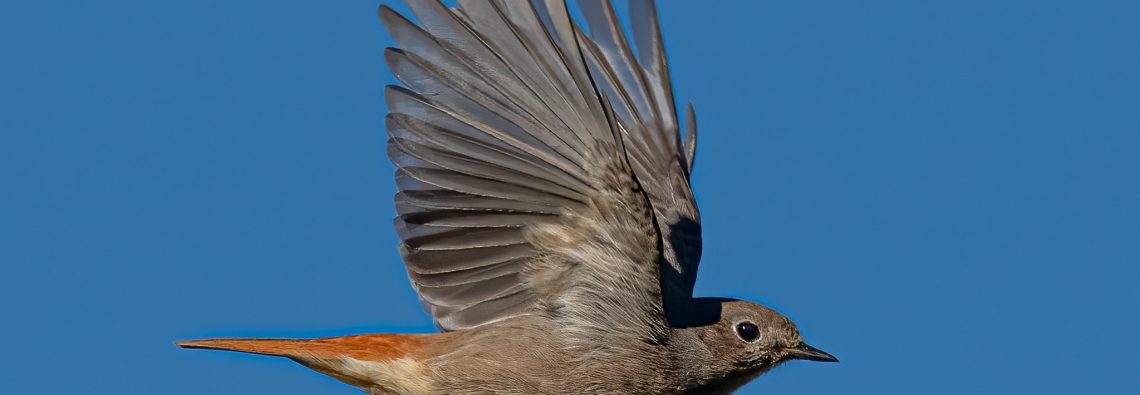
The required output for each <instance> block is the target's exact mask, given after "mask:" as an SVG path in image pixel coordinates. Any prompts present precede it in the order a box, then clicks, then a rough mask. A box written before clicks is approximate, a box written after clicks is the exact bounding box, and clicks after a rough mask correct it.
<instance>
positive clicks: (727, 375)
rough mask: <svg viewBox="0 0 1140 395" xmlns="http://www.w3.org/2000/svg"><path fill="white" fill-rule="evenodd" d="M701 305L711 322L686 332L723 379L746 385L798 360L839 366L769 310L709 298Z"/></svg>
mask: <svg viewBox="0 0 1140 395" xmlns="http://www.w3.org/2000/svg"><path fill="white" fill-rule="evenodd" d="M700 304H703V305H705V306H706V308H705V309H704V310H705V313H704V314H707V315H706V317H708V321H707V322H706V323H703V325H697V326H693V327H690V328H685V329H683V331H686V332H689V333H690V335H691V336H694V337H696V338H697V339H699V342H700V343H701V345H702V346H703V347H702V348H703V349H704V351H705V353H703V354H705V356H706V357H705V358H704V359H705V361H704V362H705V363H707V364H710V365H711V366H710V368H712V369H715V370H717V371H719V372H720V373H722V374H723V375H724V379H733V378H737V379H739V380H742V382H741V383H740V384H743V382H747V381H748V380H750V379H752V378H754V377H755V376H757V375H759V374H761V373H763V372H764V371H767V370H768V369H771V368H773V367H775V366H776V365H779V364H780V363H782V362H785V361H789V360H795V359H802V360H809V361H821V362H839V360H838V359H836V358H835V357H834V356H832V355H831V354H828V353H826V352H824V351H822V350H820V349H817V348H815V347H812V346H809V345H808V344H807V343H805V342H804V340H803V338H802V337H800V331H799V329H797V328H796V325H795V324H793V323H792V321H791V320H789V319H788V318H787V317H784V315H783V314H780V313H778V312H776V311H775V310H772V309H770V308H768V307H765V306H762V305H759V304H756V303H752V302H748V301H743V300H735V299H711V298H710V299H705V300H704V301H703V303H700ZM713 312H715V314H714V313H713ZM714 319H715V322H714V321H713V320H714Z"/></svg>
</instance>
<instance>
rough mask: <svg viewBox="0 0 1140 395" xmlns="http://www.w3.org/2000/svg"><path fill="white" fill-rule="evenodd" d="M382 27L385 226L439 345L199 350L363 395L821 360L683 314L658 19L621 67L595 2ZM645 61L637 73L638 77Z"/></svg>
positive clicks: (679, 197)
mask: <svg viewBox="0 0 1140 395" xmlns="http://www.w3.org/2000/svg"><path fill="white" fill-rule="evenodd" d="M459 3H460V7H459V8H456V9H448V8H446V7H445V6H443V5H442V4H441V3H439V2H437V1H436V0H427V1H413V2H411V6H412V10H413V11H414V12H415V13H416V16H417V17H418V18H419V20H420V23H421V24H422V27H420V26H417V25H415V24H413V23H411V22H410V21H408V20H407V19H404V18H403V17H402V16H400V15H399V14H397V13H395V12H394V11H391V10H390V9H387V8H381V19H382V20H383V21H384V23H385V25H386V26H387V27H388V29H389V31H390V32H391V33H392V35H393V36H394V37H395V38H396V41H397V42H399V43H400V45H401V48H400V49H389V50H388V51H387V52H386V54H385V55H386V56H385V58H386V60H387V61H388V64H389V67H391V68H392V70H393V72H394V73H395V74H396V76H397V77H398V78H399V79H400V80H401V81H402V82H403V83H404V84H405V87H389V89H388V90H387V92H386V93H387V95H386V96H387V100H388V107H389V111H390V112H391V113H390V114H389V116H388V118H387V127H388V134H389V137H390V138H389V140H388V147H389V152H388V153H389V157H390V159H391V160H392V161H393V162H394V163H395V164H396V166H397V169H398V170H397V175H396V179H397V185H398V186H399V188H400V192H399V193H398V194H397V196H396V206H397V211H398V212H399V216H398V218H397V221H396V228H397V231H398V233H399V234H400V237H401V239H402V241H403V243H402V244H401V253H402V255H403V258H404V261H405V263H406V265H407V268H408V273H409V277H410V279H411V282H412V285H413V287H414V288H415V289H416V290H417V292H418V293H419V295H420V297H421V301H422V302H423V304H424V306H425V307H426V308H427V310H428V312H430V313H431V314H432V317H433V318H434V320H435V322H436V325H437V326H438V327H439V328H440V329H442V330H443V333H439V334H424V335H400V334H379V335H362V336H349V337H341V338H327V339H314V340H281V339H214V340H200V341H189V342H183V343H180V344H181V345H182V346H184V347H189V348H208V349H222V350H232V351H242V352H251V353H258V354H267V355H276V356H284V357H288V358H292V359H294V360H296V361H298V362H300V363H302V364H304V365H305V366H308V367H310V368H312V369H315V370H317V371H320V372H322V373H325V374H328V375H331V376H333V377H336V378H338V379H340V380H342V381H344V382H346V383H349V384H352V385H355V386H358V387H361V388H363V389H365V390H366V391H369V392H371V393H375V394H486V393H513V394H579V393H594V394H610V393H612V394H633V393H636V394H677V393H702V394H708V393H729V392H732V391H733V390H735V389H736V388H737V387H739V386H741V385H743V384H744V383H747V382H748V381H749V380H751V379H753V378H755V377H756V376H758V375H760V374H762V373H763V372H765V371H767V370H768V369H771V368H772V367H774V366H776V365H777V364H779V363H781V362H783V361H786V360H789V359H811V360H823V361H834V358H833V357H831V356H830V355H828V354H826V353H823V352H822V351H819V350H817V349H814V348H812V347H810V346H807V345H806V344H804V343H803V340H802V339H801V338H800V335H799V332H798V330H797V329H796V327H795V325H793V324H792V323H791V321H789V320H788V319H787V318H785V317H784V316H782V315H780V314H779V313H776V312H775V311H773V310H771V309H769V308H767V307H764V306H760V305H758V304H755V303H751V302H745V301H738V300H731V299H716V298H693V297H692V286H693V282H694V281H695V276H696V268H697V261H698V259H699V257H700V218H699V215H698V213H697V211H696V203H695V199H694V198H693V193H692V189H691V188H690V186H689V176H690V173H691V170H692V166H693V155H694V152H695V151H694V150H695V139H694V138H693V136H694V135H695V134H694V133H695V123H694V121H693V114H692V109H691V107H690V110H689V127H688V129H689V130H688V132H689V133H688V139H687V141H688V143H687V144H682V143H681V134H680V128H679V122H678V121H677V117H676V114H675V110H674V107H673V99H672V92H671V87H670V85H669V79H668V67H667V66H666V63H665V56H664V50H663V44H662V43H661V38H660V30H659V27H658V25H657V20H656V11H655V9H654V6H653V3H652V2H650V1H647V0H632V1H631V2H630V4H631V18H632V20H633V30H634V39H635V41H636V43H637V49H638V53H637V59H635V57H634V53H633V52H632V49H631V47H632V46H631V45H630V43H629V42H628V41H627V39H626V38H625V34H624V33H623V32H622V29H621V26H620V24H619V23H618V21H617V18H616V14H615V13H614V11H613V9H612V7H610V5H609V3H608V2H607V1H584V2H582V3H581V9H582V11H583V13H584V14H585V15H586V17H585V18H586V22H587V24H588V26H589V29H590V37H589V38H587V36H586V34H585V32H584V31H583V30H582V29H580V28H579V27H578V26H577V25H576V24H575V23H573V21H572V19H571V18H570V16H569V11H568V9H567V8H566V6H565V4H563V3H562V2H561V1H557V0H532V1H531V2H530V3H526V2H521V1H481V0H469V1H468V0H461V1H460V2H459ZM638 59H640V60H638Z"/></svg>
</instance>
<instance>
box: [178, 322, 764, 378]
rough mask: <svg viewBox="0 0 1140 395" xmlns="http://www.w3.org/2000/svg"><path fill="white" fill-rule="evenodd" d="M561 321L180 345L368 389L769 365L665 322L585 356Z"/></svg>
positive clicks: (666, 374)
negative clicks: (660, 332)
mask: <svg viewBox="0 0 1140 395" xmlns="http://www.w3.org/2000/svg"><path fill="white" fill-rule="evenodd" d="M729 303H746V302H739V301H735V302H729ZM563 324H564V323H562V322H559V321H557V320H555V319H551V318H549V317H543V316H525V317H517V318H512V319H508V320H504V321H500V322H496V323H493V324H489V325H486V326H481V327H479V328H475V329H471V330H463V331H455V332H446V333H438V334H373V335H358V336H346V337H334V338H323V339H309V340H288V339H215V340H203V341H191V342H184V343H183V346H184V347H189V348H207V349H220V350H230V351H242V352H249V353H256V354H264V355H274V356H283V357H288V358H291V359H293V360H295V361H297V362H299V363H301V364H303V365H305V366H308V367H310V368H312V369H314V370H317V371H319V372H322V373H325V374H329V375H331V376H333V377H336V378H337V379H339V380H341V381H344V382H345V383H348V384H351V385H355V386H358V387H360V388H362V389H364V390H365V391H367V392H369V393H372V394H428V395H431V394H440V395H443V394H452V395H465V394H587V393H588V394H680V393H699V394H727V393H731V392H732V391H733V390H735V389H736V388H738V387H739V386H741V385H744V384H745V383H747V382H748V381H749V380H751V379H752V378H753V377H755V376H757V375H759V374H761V373H763V372H764V371H766V370H767V369H769V368H771V367H773V366H775V362H773V363H772V364H771V365H766V366H765V367H764V368H760V369H731V368H730V369H729V370H725V369H723V368H724V367H723V366H716V365H715V364H711V363H710V361H713V360H717V359H719V358H718V357H719V356H720V355H718V354H716V352H717V351H718V350H716V349H715V348H713V347H708V346H706V345H705V344H703V342H702V340H701V337H702V336H706V337H708V336H714V335H710V333H708V332H709V328H707V327H695V328H680V329H672V330H670V333H669V334H668V335H667V336H666V337H665V338H664V339H660V340H659V341H658V342H652V341H645V342H638V343H597V344H595V345H594V347H596V348H597V349H596V350H592V351H594V352H596V355H599V357H598V358H592V359H591V358H582V355H583V354H582V353H579V352H573V351H568V350H571V349H572V347H571V346H570V345H569V344H567V343H566V342H565V341H564V340H563V339H564V338H563V337H562V334H561V333H559V332H560V331H559V330H558V329H557V328H560V327H561V325H563ZM519 344H525V345H526V347H518V345H519ZM770 358H772V359H773V361H775V360H778V359H781V358H782V356H780V355H771V356H770Z"/></svg>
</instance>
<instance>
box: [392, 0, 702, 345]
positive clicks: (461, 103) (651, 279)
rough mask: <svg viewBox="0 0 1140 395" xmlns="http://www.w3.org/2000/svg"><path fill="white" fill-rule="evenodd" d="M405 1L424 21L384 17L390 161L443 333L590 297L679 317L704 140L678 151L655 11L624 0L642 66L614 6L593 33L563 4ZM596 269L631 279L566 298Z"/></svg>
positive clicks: (424, 292)
mask: <svg viewBox="0 0 1140 395" xmlns="http://www.w3.org/2000/svg"><path fill="white" fill-rule="evenodd" d="M410 6H411V9H412V12H413V13H414V14H415V16H416V18H417V19H418V21H419V25H417V24H415V23H413V22H411V21H409V20H408V19H405V18H404V17H403V16H401V15H399V14H397V13H396V12H394V11H392V10H391V9H388V8H387V7H384V8H382V9H381V18H382V20H383V21H384V23H385V25H386V26H387V28H388V30H389V31H390V32H391V34H392V36H393V37H395V39H396V41H397V43H398V45H399V47H400V48H398V49H397V48H390V49H388V50H387V51H386V52H385V60H386V61H387V63H388V65H389V67H391V69H392V70H393V72H394V73H395V75H396V77H397V78H398V79H399V80H400V82H401V83H402V85H403V86H393V87H389V89H387V91H386V99H387V102H388V107H389V115H388V118H387V123H386V124H387V128H388V134H389V140H388V147H389V149H388V151H389V158H390V159H391V160H392V162H393V163H395V164H396V166H397V172H396V180H397V186H398V188H399V193H397V195H396V207H397V212H398V217H397V219H396V221H395V226H396V228H397V231H398V233H399V235H400V238H401V240H402V244H401V253H402V255H403V257H404V260H405V263H406V265H407V268H408V273H409V277H410V279H411V281H412V283H413V285H414V287H415V289H416V291H417V292H418V293H419V294H420V297H421V299H422V301H423V302H424V305H425V307H426V308H427V309H428V310H429V312H430V313H431V314H432V317H433V318H434V319H435V321H436V324H437V325H438V326H439V327H440V328H441V329H444V330H457V329H465V328H471V327H475V326H480V325H483V324H486V323H490V322H495V321H499V320H502V319H506V318H510V317H514V316H518V315H525V314H533V313H538V312H544V313H551V312H553V311H555V310H557V309H558V307H557V306H566V304H565V303H564V302H565V298H566V297H572V298H575V299H582V298H586V295H594V296H592V297H601V296H599V295H608V296H605V297H606V298H610V299H613V298H615V297H616V298H638V299H644V300H645V302H646V303H648V304H649V306H650V307H651V308H656V309H658V310H662V309H664V310H668V309H669V306H670V305H672V304H676V305H678V306H679V305H683V303H681V302H679V301H683V300H687V299H688V298H689V297H690V296H691V291H692V284H693V279H694V278H695V276H696V267H697V261H698V260H699V256H700V225H699V224H700V220H699V215H698V213H697V209H696V204H695V202H694V199H693V194H692V190H691V188H690V187H689V172H690V170H691V168H692V162H691V160H692V157H693V154H694V153H693V147H695V141H694V140H693V139H692V137H693V136H694V134H693V131H694V129H693V126H692V124H691V123H690V127H689V134H690V135H689V137H690V139H689V142H688V144H687V147H685V148H682V144H681V136H680V130H679V127H678V122H677V116H676V111H675V106H674V104H673V98H672V88H671V86H670V83H669V72H668V65H667V62H666V58H665V52H664V45H663V44H662V41H661V31H660V27H659V24H658V21H657V16H656V9H655V7H654V5H653V3H652V2H651V1H648V0H632V1H630V8H631V9H630V12H631V20H632V30H633V32H634V34H633V38H634V41H635V43H636V50H637V53H636V54H635V53H634V48H633V46H632V45H631V44H630V42H629V40H627V38H626V37H625V34H624V32H623V30H622V27H621V24H620V22H619V21H618V19H617V14H616V13H615V12H614V10H613V7H612V5H611V4H610V3H609V2H608V1H584V2H582V3H581V4H580V9H581V10H582V13H583V15H584V16H585V23H586V26H587V27H588V29H589V34H588V35H587V34H586V33H585V32H584V29H582V28H581V27H579V26H578V24H577V23H575V22H574V21H573V20H572V19H571V17H570V12H569V10H568V9H567V8H566V7H567V6H566V4H565V3H564V2H562V1H558V0H532V1H530V2H523V1H509V0H496V1H483V0H461V1H459V7H457V8H455V9H449V8H447V7H446V6H444V5H443V4H441V3H439V2H438V1H434V0H433V1H412V2H410ZM689 118H690V122H691V120H692V115H691V112H690V115H689ZM623 180H624V181H623ZM641 212H644V215H645V217H644V218H642V217H641V214H639V213H641ZM599 215H602V216H605V218H602V217H598V216H599ZM631 229H636V231H633V230H631ZM583 231H588V232H591V233H592V235H593V236H597V237H603V238H602V239H590V238H585V237H584V235H580V234H577V233H576V232H583ZM619 231H621V232H624V233H621V232H619ZM552 232H553V233H552ZM558 232H562V233H561V236H558V237H555V236H556V235H557V234H559V233H558ZM576 234H577V235H576ZM543 235H545V236H543ZM619 235H620V236H621V237H617V236H619ZM559 237H561V238H559ZM544 240H545V241H544ZM551 240H562V242H563V243H562V244H557V243H554V244H551V243H552V242H551ZM567 240H569V241H567ZM591 243H594V244H598V243H602V244H607V243H608V244H609V245H608V246H606V247H605V248H594V249H593V250H591V249H590V246H591V245H594V244H591ZM555 244H557V245H555ZM647 246H648V247H647ZM595 247H598V246H597V245H595ZM583 251H592V252H591V253H584V252H583ZM591 254H592V255H591ZM645 266H650V267H652V270H647V269H646V268H645ZM658 266H660V267H658ZM589 273H594V275H602V274H606V275H608V276H627V277H615V278H619V279H622V278H624V279H623V280H621V281H625V282H623V283H612V281H615V280H612V279H611V280H610V281H602V282H600V283H597V284H595V285H590V284H591V283H588V282H585V283H581V284H579V285H578V286H575V285H573V284H575V280H574V279H575V278H576V277H575V276H582V275H588V274H589ZM628 276H633V278H629V277H628ZM582 284H584V285H582ZM603 287H605V288H606V289H605V290H603V289H602V288H603ZM615 287H617V288H624V289H626V290H628V291H630V292H627V293H623V292H616V293H615V292H613V290H612V289H613V288H615ZM602 291H605V292H602ZM662 293H664V295H662ZM570 295H578V296H570ZM559 300H563V302H558V301H559ZM627 302H632V301H627ZM587 305H588V304H587ZM571 310H573V309H571ZM562 313H566V314H571V313H574V312H573V311H569V310H566V311H562ZM579 313H580V314H585V313H584V312H578V313H574V314H579ZM663 314H665V313H664V312H653V311H646V312H641V313H637V314H635V316H634V318H635V319H647V318H646V317H652V316H654V315H656V316H657V319H658V320H660V318H662V317H661V316H662V315H663ZM638 317H640V318H638ZM614 318H615V317H610V318H609V320H610V321H613V319H614ZM602 321H605V320H602Z"/></svg>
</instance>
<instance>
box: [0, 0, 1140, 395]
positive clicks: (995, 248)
mask: <svg viewBox="0 0 1140 395" xmlns="http://www.w3.org/2000/svg"><path fill="white" fill-rule="evenodd" d="M660 8H661V13H662V15H663V24H664V26H665V29H666V31H665V35H666V40H667V43H668V50H669V54H670V56H671V60H672V65H673V71H674V74H673V75H674V81H675V86H676V88H677V93H678V99H679V101H681V102H682V103H683V102H684V101H688V100H692V101H693V102H695V103H696V104H697V108H698V110H699V113H700V121H701V122H700V124H701V126H700V128H701V142H700V155H699V156H698V164H697V171H696V175H695V186H696V191H697V194H698V198H699V200H700V203H701V208H702V212H703V218H704V229H705V231H704V235H705V237H706V241H705V255H704V265H703V266H702V267H703V268H702V271H701V276H700V280H699V281H698V284H697V285H698V287H697V288H698V293H700V294H702V295H724V296H734V297H742V298H748V299H753V300H758V301H762V302H764V303H768V304H770V305H772V306H774V307H776V308H778V309H779V310H781V311H783V312H786V313H787V314H788V315H789V316H791V317H792V318H793V319H794V320H795V321H796V322H798V323H799V325H800V327H801V328H802V330H803V332H804V334H805V336H806V337H807V338H808V339H809V340H810V341H812V342H813V343H814V344H816V345H818V346H819V347H821V348H824V349H826V350H828V351H831V352H833V353H835V354H836V355H838V356H839V357H840V358H841V359H842V360H843V362H842V363H841V364H838V365H834V364H817V363H803V362H793V363H789V364H787V365H785V366H783V367H781V368H779V369H777V370H776V371H774V372H772V373H771V374H768V375H766V376H764V377H762V378H760V379H759V380H757V381H755V382H753V383H752V384H751V385H749V386H748V387H746V389H745V390H743V391H741V393H745V394H756V393H778V394H831V393H858V394H918V393H925V394H962V393H974V394H1006V393H1051V394H1068V393H1120V392H1130V391H1135V389H1136V388H1137V387H1138V386H1140V379H1138V377H1140V376H1137V374H1136V356H1137V355H1138V354H1140V340H1138V337H1140V335H1138V333H1140V290H1138V287H1137V285H1136V282H1137V280H1140V270H1138V269H1137V265H1138V264H1140V209H1138V204H1140V51H1138V50H1137V49H1138V47H1137V45H1138V44H1140V20H1138V19H1137V16H1138V15H1140V2H1136V1H1123V0H1122V1H1042V0H1013V1H1001V2H995V1H989V0H954V1H922V2H914V1H887V0H873V1H860V2H853V1H840V0H833V1H822V0H820V1H794V2H788V1H748V2H744V1H737V2H721V1H715V2H702V3H700V4H697V3H696V2H670V3H667V4H663V5H662V6H661V7H660ZM399 9H404V8H403V7H399ZM375 11H376V4H375V2H374V1H322V2H317V1H308V2H303V1H284V0H276V1H257V2H254V1H232V0H227V1H196V2H185V1H182V2H171V1H149V0H148V1H142V0H138V1H124V0H120V1H24V2H4V3H3V5H0V49H2V51H3V55H2V56H3V60H2V61H0V64H2V66H0V70H2V72H0V100H2V102H0V182H2V184H0V264H2V265H3V271H2V275H0V307H2V310H0V311H2V317H3V322H4V324H3V325H0V333H2V335H3V339H4V345H3V357H2V358H0V372H3V377H5V378H4V379H3V380H0V393H6V394H72V393H88V394H250V393H254V394H259V393H266V394H268V393H274V394H353V393H356V392H355V390H353V389H351V388H350V387H347V386H344V385H341V384H339V383H337V382H335V381H334V380H332V379H330V378H327V377H324V376H321V375H319V374H316V373H312V372H309V371H307V370H306V369H304V368H302V367H300V366H297V365H295V364H293V363H292V362H289V361H287V360H281V359H274V358H268V357H258V356H247V355H237V354H230V353H217V352H213V353H212V352H201V351H186V350H179V349H176V348H175V347H174V346H173V342H174V341H175V340H176V339H187V338H200V337H210V336H297V337H309V336H328V335H343V334H351V333H361V332H392V331H395V332H406V331H411V332H427V331H431V330H432V326H431V324H430V322H429V320H428V317H427V316H426V315H425V314H423V313H422V312H421V311H420V308H419V305H418V304H417V303H416V298H415V295H414V294H413V292H412V291H411V289H410V288H409V286H408V284H407V281H406V277H405V274H404V269H403V267H402V265H401V264H400V262H399V257H398V255H397V254H396V249H395V245H396V240H397V239H396V237H395V235H394V233H393V230H392V228H391V226H390V224H391V219H392V218H393V216H394V214H393V205H392V202H391V196H392V194H393V182H392V178H391V173H392V168H391V166H390V165H389V164H388V162H387V160H386V159H385V157H384V146H383V141H384V132H383V129H382V123H381V119H382V117H383V115H384V113H385V109H384V104H383V102H382V97H381V91H382V89H381V87H382V86H383V85H384V84H386V83H391V82H393V79H392V77H391V75H390V73H389V72H388V71H387V70H386V69H385V67H384V66H383V65H382V59H381V53H382V49H383V48H384V47H385V46H388V45H391V40H390V39H389V38H388V36H387V34H386V33H384V31H383V30H382V28H381V26H380V23H379V22H378V20H377V18H376V16H375Z"/></svg>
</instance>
